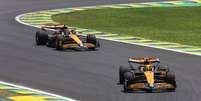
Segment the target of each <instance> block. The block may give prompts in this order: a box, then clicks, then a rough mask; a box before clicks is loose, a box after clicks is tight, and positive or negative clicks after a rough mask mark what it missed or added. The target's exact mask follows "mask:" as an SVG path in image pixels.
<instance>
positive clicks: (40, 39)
mask: <svg viewBox="0 0 201 101" xmlns="http://www.w3.org/2000/svg"><path fill="white" fill-rule="evenodd" d="M35 41H36V44H37V45H46V43H47V41H48V34H47V33H46V32H41V31H37V32H36V36H35Z"/></svg>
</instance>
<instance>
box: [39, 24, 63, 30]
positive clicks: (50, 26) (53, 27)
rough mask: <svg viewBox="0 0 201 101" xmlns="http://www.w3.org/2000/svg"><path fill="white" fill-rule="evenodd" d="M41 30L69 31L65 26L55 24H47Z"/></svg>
mask: <svg viewBox="0 0 201 101" xmlns="http://www.w3.org/2000/svg"><path fill="white" fill-rule="evenodd" d="M41 29H53V30H58V29H67V27H66V25H64V24H54V23H49V24H45V25H43V26H42V27H41Z"/></svg>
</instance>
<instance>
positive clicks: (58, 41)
mask: <svg viewBox="0 0 201 101" xmlns="http://www.w3.org/2000/svg"><path fill="white" fill-rule="evenodd" d="M55 42H56V43H55V45H56V50H63V40H62V39H56V41H55Z"/></svg>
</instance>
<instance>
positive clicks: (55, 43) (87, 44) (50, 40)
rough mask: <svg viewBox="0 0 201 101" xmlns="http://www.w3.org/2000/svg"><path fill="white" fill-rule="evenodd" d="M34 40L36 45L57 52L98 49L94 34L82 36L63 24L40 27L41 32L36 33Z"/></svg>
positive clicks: (98, 44) (98, 45)
mask: <svg viewBox="0 0 201 101" xmlns="http://www.w3.org/2000/svg"><path fill="white" fill-rule="evenodd" d="M35 40H36V44H37V45H47V46H49V47H54V48H56V49H57V50H64V49H90V50H95V49H97V48H99V47H100V43H99V41H98V40H97V39H96V36H95V35H94V34H89V35H86V36H82V35H80V34H79V33H78V32H76V31H74V30H71V29H68V27H66V26H65V25H63V24H46V25H44V26H42V27H41V30H40V31H37V32H36V36H35Z"/></svg>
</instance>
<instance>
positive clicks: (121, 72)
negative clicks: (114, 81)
mask: <svg viewBox="0 0 201 101" xmlns="http://www.w3.org/2000/svg"><path fill="white" fill-rule="evenodd" d="M129 71H130V69H129V68H127V67H124V66H120V68H119V84H124V81H125V79H124V73H125V72H129Z"/></svg>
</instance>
